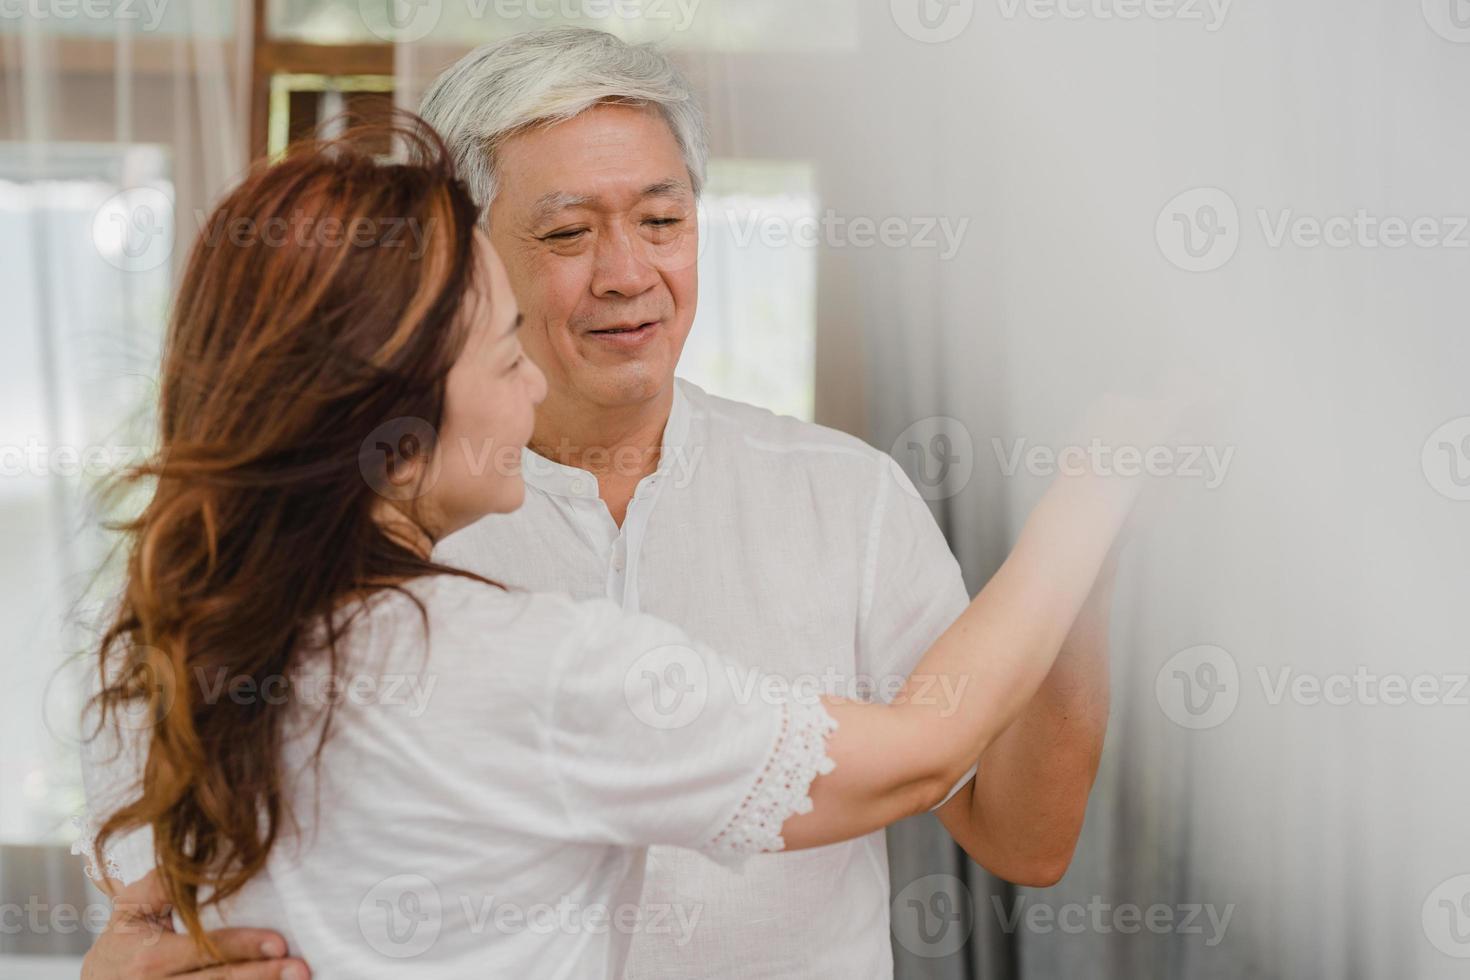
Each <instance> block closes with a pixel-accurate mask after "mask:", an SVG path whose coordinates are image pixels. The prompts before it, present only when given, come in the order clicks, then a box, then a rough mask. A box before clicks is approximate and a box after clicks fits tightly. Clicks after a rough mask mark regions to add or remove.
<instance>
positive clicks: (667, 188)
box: [638, 177, 689, 197]
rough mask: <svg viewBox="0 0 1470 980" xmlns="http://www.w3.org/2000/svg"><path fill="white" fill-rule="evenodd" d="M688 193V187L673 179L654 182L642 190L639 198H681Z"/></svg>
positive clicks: (682, 182) (684, 183)
mask: <svg viewBox="0 0 1470 980" xmlns="http://www.w3.org/2000/svg"><path fill="white" fill-rule="evenodd" d="M688 193H689V185H688V184H687V183H686V182H684V181H682V180H679V179H677V178H675V177H670V178H668V179H666V180H660V181H656V182H654V183H652V184H649V185H648V186H647V187H645V188H643V193H642V194H640V195H638V196H639V197H683V196H684V195H686V194H688Z"/></svg>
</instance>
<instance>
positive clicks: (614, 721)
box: [546, 600, 836, 863]
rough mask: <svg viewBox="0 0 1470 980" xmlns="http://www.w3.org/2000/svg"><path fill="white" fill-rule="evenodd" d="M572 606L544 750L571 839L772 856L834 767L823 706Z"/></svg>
mask: <svg viewBox="0 0 1470 980" xmlns="http://www.w3.org/2000/svg"><path fill="white" fill-rule="evenodd" d="M577 606H578V612H579V614H580V618H581V619H582V623H581V629H580V630H578V631H577V632H576V635H575V636H574V637H573V638H572V641H571V642H568V643H567V644H566V645H564V646H563V648H562V650H561V653H560V658H559V662H558V663H557V664H556V668H555V669H556V677H557V680H556V683H555V686H554V694H553V697H552V711H551V716H550V724H549V725H548V732H547V740H546V751H547V752H548V753H550V757H551V758H550V760H549V761H550V765H551V767H552V769H553V770H554V771H555V773H556V775H557V779H558V781H559V784H560V790H561V793H562V799H563V803H564V806H565V808H566V812H567V814H568V819H569V822H570V823H571V825H572V826H573V827H575V828H576V832H577V835H578V836H579V837H581V838H582V839H584V840H589V841H593V842H600V843H610V844H620V845H626V846H641V845H654V844H665V845H675V846H682V847H689V848H693V849H695V850H699V851H702V852H704V853H705V854H706V855H707V856H709V857H712V858H714V859H716V860H720V861H724V862H726V863H738V862H739V860H740V859H742V858H744V857H746V856H748V855H750V854H757V853H763V852H769V851H779V850H781V849H782V848H783V847H784V842H783V841H782V839H781V834H780V831H781V825H782V824H784V823H785V822H786V820H787V819H788V818H789V817H791V816H792V815H793V814H797V813H805V812H808V811H809V810H810V809H811V800H810V795H809V793H810V787H811V784H812V781H813V780H814V779H815V778H816V777H817V776H818V775H819V774H821V773H824V772H829V771H831V769H832V767H833V764H832V762H831V760H830V759H829V758H828V757H827V754H826V740H827V736H828V735H829V734H830V733H831V732H832V730H833V729H835V728H836V722H835V721H834V720H833V719H832V717H831V716H830V714H828V712H827V710H826V708H825V706H824V705H823V704H822V703H821V701H820V700H817V699H815V698H812V699H806V700H803V699H800V698H796V697H793V696H792V695H791V693H790V692H789V691H788V692H785V693H782V694H777V693H775V692H776V691H777V690H778V686H776V685H772V684H769V683H767V682H766V680H765V678H764V676H763V675H762V674H761V673H759V672H758V671H754V670H749V669H746V668H743V667H740V666H738V665H736V664H734V663H733V662H731V661H728V660H726V659H724V658H722V657H720V656H719V655H718V654H716V653H715V652H714V651H712V650H711V649H709V648H708V647H706V646H704V645H702V644H698V643H695V642H693V641H692V640H690V639H689V638H688V637H687V636H686V635H685V634H684V633H683V632H682V631H681V630H679V629H678V628H676V627H674V626H671V625H669V624H668V623H665V622H663V621H661V620H658V619H655V618H653V617H651V616H643V615H629V614H627V613H624V612H623V611H622V610H621V609H619V608H618V607H617V606H616V605H614V604H613V603H611V602H608V601H605V600H596V601H593V602H585V603H578V604H577Z"/></svg>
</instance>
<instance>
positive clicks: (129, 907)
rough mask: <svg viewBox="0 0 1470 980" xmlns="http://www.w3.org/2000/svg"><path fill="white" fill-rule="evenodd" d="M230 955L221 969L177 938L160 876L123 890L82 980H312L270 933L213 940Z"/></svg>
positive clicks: (230, 933)
mask: <svg viewBox="0 0 1470 980" xmlns="http://www.w3.org/2000/svg"><path fill="white" fill-rule="evenodd" d="M209 937H210V939H212V940H213V941H214V943H215V945H217V946H218V947H219V949H220V951H221V952H222V953H223V954H224V957H225V962H223V963H218V962H215V961H213V960H212V959H211V958H210V957H208V956H207V955H204V954H202V953H201V952H200V951H199V948H198V947H197V946H195V945H194V941H193V940H192V939H190V938H189V937H188V936H181V935H179V934H178V933H176V932H174V929H173V918H172V914H171V910H170V908H169V905H168V900H167V898H166V896H165V895H164V893H163V887H162V886H161V885H160V884H159V881H158V875H157V873H156V872H153V873H150V874H149V875H148V876H147V877H146V878H140V879H139V880H138V881H135V882H134V883H133V884H131V885H129V886H127V887H126V888H123V889H121V890H119V891H118V892H117V893H116V894H115V895H114V896H113V900H112V918H111V919H109V920H108V922H107V929H106V930H104V931H103V933H102V935H100V936H98V937H97V941H96V942H95V943H93V944H92V948H91V950H89V951H88V953H87V958H86V959H85V960H83V961H82V980H153V978H155V977H183V978H185V980H309V977H310V976H311V971H310V970H308V969H307V968H306V964H305V963H304V962H302V961H301V960H293V959H286V958H285V956H286V941H285V940H284V939H282V938H281V937H280V936H279V935H277V934H276V933H274V932H269V931H267V930H265V929H221V930H219V931H217V932H212V933H210V934H209Z"/></svg>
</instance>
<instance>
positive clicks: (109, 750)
mask: <svg viewBox="0 0 1470 980" xmlns="http://www.w3.org/2000/svg"><path fill="white" fill-rule="evenodd" d="M128 720H129V715H128V714H127V712H126V711H123V712H122V713H121V714H120V715H119V714H113V715H109V717H108V721H107V723H106V724H101V725H99V724H98V722H97V718H96V715H95V711H94V710H91V709H89V710H88V712H87V713H86V715H85V716H84V718H83V742H82V746H81V754H82V787H83V789H84V790H85V792H86V797H87V803H86V806H85V808H84V809H83V810H82V812H81V813H79V814H77V815H76V816H75V817H74V818H73V824H74V825H75V827H76V831H77V836H76V840H75V842H74V843H73V844H72V853H73V854H75V855H78V856H79V857H81V858H82V861H83V868H84V870H85V871H86V873H87V877H89V878H91V879H93V880H94V881H100V880H101V879H103V878H112V879H114V880H117V881H121V882H122V883H123V884H129V883H131V882H134V881H136V880H138V879H139V878H141V877H143V876H144V875H146V874H147V873H148V872H149V871H151V870H153V834H152V831H151V830H149V829H148V828H146V827H143V828H139V829H135V830H132V831H129V832H126V833H123V834H119V835H117V836H114V837H113V838H111V839H110V840H109V841H108V843H107V851H106V853H99V852H98V851H97V833H98V831H99V830H101V829H102V823H103V821H104V820H106V819H107V818H108V817H110V816H111V815H112V814H113V813H115V812H116V811H117V810H118V809H120V808H121V807H123V806H125V805H126V804H128V803H129V802H131V801H132V800H133V799H134V798H135V797H136V796H137V795H138V790H139V786H140V780H141V776H142V772H143V757H142V753H143V744H142V739H141V737H140V733H139V732H138V731H137V730H135V729H134V728H131V727H129V725H128Z"/></svg>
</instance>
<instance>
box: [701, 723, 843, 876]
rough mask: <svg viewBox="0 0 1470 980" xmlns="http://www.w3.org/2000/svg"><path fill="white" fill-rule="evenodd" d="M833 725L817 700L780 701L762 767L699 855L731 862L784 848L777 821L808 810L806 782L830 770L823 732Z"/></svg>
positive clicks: (783, 820) (832, 765)
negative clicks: (776, 729)
mask: <svg viewBox="0 0 1470 980" xmlns="http://www.w3.org/2000/svg"><path fill="white" fill-rule="evenodd" d="M836 729H837V722H836V721H835V720H834V719H833V718H832V716H831V715H830V714H828V713H827V708H826V706H825V705H823V704H822V702H820V701H813V702H811V703H800V702H787V703H785V704H783V705H782V716H781V734H780V736H779V737H778V738H777V740H776V747H775V749H774V750H773V751H772V752H771V757H770V758H769V759H767V760H766V766H765V769H764V770H763V771H762V772H761V775H760V778H759V779H757V780H756V783H755V786H754V787H752V789H751V791H750V795H748V796H747V797H746V798H745V801H744V802H743V803H741V804H740V808H739V809H738V810H736V811H735V815H734V816H733V817H731V818H730V822H729V823H728V824H726V825H725V828H724V829H723V830H721V831H720V832H719V833H718V834H716V835H715V837H714V839H713V840H712V841H711V842H710V844H709V846H708V847H706V848H704V852H705V854H707V855H708V856H709V857H711V858H713V859H715V860H716V861H720V862H722V863H729V864H737V863H739V862H740V861H742V860H743V859H744V858H746V857H749V856H750V855H752V854H765V853H769V852H773V851H780V850H782V849H784V848H785V847H786V842H785V841H784V840H782V839H781V825H782V824H784V823H785V822H786V820H787V819H788V818H789V817H791V816H792V815H793V814H798V813H810V812H811V809H812V799H811V796H810V795H808V794H809V793H810V791H811V785H812V780H814V779H816V778H817V776H818V775H822V774H825V773H829V772H831V771H832V770H833V769H835V768H836V763H834V762H833V761H832V760H831V759H830V758H828V757H827V736H828V735H830V734H831V733H832V732H833V731H835V730H836Z"/></svg>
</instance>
